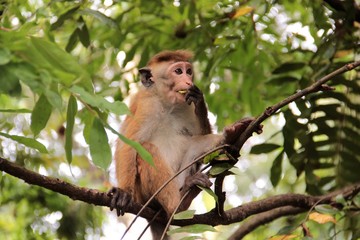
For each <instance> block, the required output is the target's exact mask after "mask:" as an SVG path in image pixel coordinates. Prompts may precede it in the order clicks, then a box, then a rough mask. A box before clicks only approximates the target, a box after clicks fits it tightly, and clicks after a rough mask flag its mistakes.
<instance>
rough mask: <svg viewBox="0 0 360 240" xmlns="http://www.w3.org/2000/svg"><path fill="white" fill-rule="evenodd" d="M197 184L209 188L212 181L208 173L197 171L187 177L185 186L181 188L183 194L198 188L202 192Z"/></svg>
mask: <svg viewBox="0 0 360 240" xmlns="http://www.w3.org/2000/svg"><path fill="white" fill-rule="evenodd" d="M197 185H199V186H201V187H204V188H209V187H211V185H212V182H210V180H209V177H208V176H207V175H206V174H204V173H202V172H197V173H195V174H194V175H191V176H188V177H186V179H185V183H184V186H183V187H182V188H181V189H180V191H181V193H182V194H181V195H183V194H185V193H186V192H187V191H189V190H192V189H197V190H198V192H200V189H199V188H198V187H196V186H197ZM196 195H197V194H196Z"/></svg>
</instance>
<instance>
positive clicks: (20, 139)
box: [0, 132, 48, 153]
mask: <svg viewBox="0 0 360 240" xmlns="http://www.w3.org/2000/svg"><path fill="white" fill-rule="evenodd" d="M0 135H1V136H3V137H6V138H9V139H11V140H14V141H16V142H18V143H21V144H23V145H25V146H27V147H30V148H34V149H36V150H38V151H39V152H41V153H48V151H47V149H46V147H45V146H44V145H43V144H42V143H40V142H38V141H36V140H35V139H33V138H27V137H22V136H16V135H10V134H7V133H2V132H0Z"/></svg>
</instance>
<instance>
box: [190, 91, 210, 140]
mask: <svg viewBox="0 0 360 240" xmlns="http://www.w3.org/2000/svg"><path fill="white" fill-rule="evenodd" d="M185 100H186V102H187V103H188V104H189V105H190V104H191V103H192V102H193V103H194V105H195V114H196V116H197V117H198V119H199V122H200V126H201V129H202V134H203V135H205V134H209V133H211V126H210V122H209V118H208V109H207V107H206V103H205V99H204V94H203V93H202V92H201V90H200V89H199V88H198V87H197V86H196V85H193V86H191V87H190V88H189V89H188V92H187V93H186V95H185Z"/></svg>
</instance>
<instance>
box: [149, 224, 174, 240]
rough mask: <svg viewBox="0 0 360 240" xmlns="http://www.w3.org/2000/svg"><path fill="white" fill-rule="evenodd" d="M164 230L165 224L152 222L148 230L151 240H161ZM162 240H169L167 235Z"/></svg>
mask: <svg viewBox="0 0 360 240" xmlns="http://www.w3.org/2000/svg"><path fill="white" fill-rule="evenodd" d="M165 228H167V226H166V224H163V223H159V222H155V221H153V222H152V223H151V224H150V229H151V233H152V236H153V239H154V240H159V239H161V237H162V235H163V232H164V231H165ZM163 239H166V240H169V239H170V238H169V236H168V235H165V237H164V238H163Z"/></svg>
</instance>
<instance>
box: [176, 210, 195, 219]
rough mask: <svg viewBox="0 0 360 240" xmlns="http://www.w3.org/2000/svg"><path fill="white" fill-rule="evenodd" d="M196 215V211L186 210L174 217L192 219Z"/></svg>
mask: <svg viewBox="0 0 360 240" xmlns="http://www.w3.org/2000/svg"><path fill="white" fill-rule="evenodd" d="M194 215H195V210H186V211H182V212H179V213H177V214H175V215H174V219H192V218H193V217H194Z"/></svg>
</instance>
